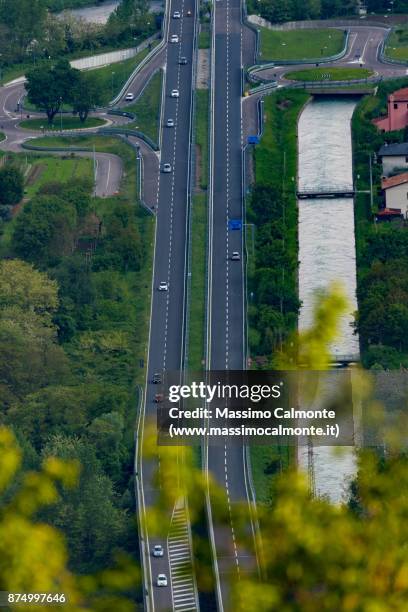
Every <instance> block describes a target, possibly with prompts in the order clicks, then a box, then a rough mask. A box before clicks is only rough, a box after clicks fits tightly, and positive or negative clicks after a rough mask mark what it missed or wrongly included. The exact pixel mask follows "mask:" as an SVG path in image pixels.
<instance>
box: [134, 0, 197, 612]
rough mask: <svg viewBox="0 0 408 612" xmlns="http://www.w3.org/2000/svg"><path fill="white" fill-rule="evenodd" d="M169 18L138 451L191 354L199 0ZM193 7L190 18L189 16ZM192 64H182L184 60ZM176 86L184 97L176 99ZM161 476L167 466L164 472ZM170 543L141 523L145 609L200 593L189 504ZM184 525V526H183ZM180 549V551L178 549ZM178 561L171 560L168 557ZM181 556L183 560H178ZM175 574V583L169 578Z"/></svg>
mask: <svg viewBox="0 0 408 612" xmlns="http://www.w3.org/2000/svg"><path fill="white" fill-rule="evenodd" d="M169 4H170V6H169V11H170V15H173V12H174V11H179V12H180V14H181V19H173V18H171V19H170V20H169V23H168V32H166V35H167V36H168V37H170V36H171V35H174V34H176V35H178V37H179V42H177V43H169V44H168V45H167V47H166V52H165V53H166V58H165V59H166V72H165V84H164V96H163V104H162V138H161V154H160V155H161V160H160V162H161V169H162V170H163V165H164V164H170V165H171V172H169V173H163V171H162V172H161V173H160V180H159V186H158V191H157V202H156V213H157V221H156V235H155V260H154V272H153V285H152V290H153V291H152V293H153V295H152V310H151V320H150V336H149V354H148V367H147V380H146V393H145V401H144V403H143V411H142V415H141V421H140V424H139V433H140V439H139V451H140V450H141V446H142V443H143V432H144V430H145V426H146V423H147V422H149V421H151V422H154V423H155V419H156V404H155V403H154V397H155V394H156V393H157V385H154V384H152V383H151V380H152V378H153V375H154V373H156V372H163V371H164V370H181V369H182V368H183V358H184V333H185V328H184V325H185V318H184V316H185V297H186V294H185V290H186V264H187V246H188V215H189V192H190V153H191V151H190V142H191V114H192V90H193V82H192V76H193V63H194V62H193V58H194V49H195V29H196V7H195V1H194V0H172V1H171V3H169ZM188 11H190V12H191V15H190V16H187V12H188ZM182 56H184V57H186V58H187V64H186V65H181V64H180V63H179V58H180V57H182ZM173 89H177V90H178V91H179V97H177V98H173V97H171V92H172V90H173ZM169 118H171V119H173V120H174V123H175V127H163V122H166V121H167V119H169ZM161 282H166V283H167V284H168V290H167V291H158V286H159V284H160V283H161ZM138 458H139V460H138V469H137V471H138V486H137V490H138V502H139V512H140V513H141V515H142V516H143V515H144V513H145V512H146V511H148V508H149V506H151V505H153V504H154V503H155V501H156V497H157V489H156V488H155V486H156V485H154V483H153V476H154V472H155V471H157V470H159V469H160V457H158V458H157V461H151V460H144V459H143V458H142V457H141V456H140V452H139V453H138ZM159 475H160V471H159ZM170 519H171V517H170V516H169V535H168V540H167V539H164V538H160V537H159V536H156V535H155V534H152V533H148V532H147V531H146V530H145V529H144V527H143V525H142V533H141V534H140V535H141V538H142V539H141V550H142V561H143V570H144V586H145V596H146V599H145V606H146V609H148V610H155V611H160V610H169V609H174V610H177V612H183V610H194V609H196V607H197V602H196V599H197V595H196V589H195V583H194V580H193V579H192V576H191V575H190V576H181V577H180V576H177V570H175V567H177V563H181V562H183V563H184V562H188V561H189V560H190V561H191V558H190V548H191V547H190V542H189V537H188V525H186V521H185V516H184V511H183V508H182V507H178V508H176V509H175V513H174V515H173V518H172V524H171V532H170ZM176 527H177V528H176ZM157 544H161V545H162V546H163V548H164V551H165V554H164V556H163V557H162V558H155V557H153V556H152V554H151V550H152V548H153V546H155V545H157ZM177 551H181V552H179V553H177ZM170 558H171V561H172V563H171V565H170V563H169V559H170ZM177 560H179V561H177ZM159 573H164V574H165V575H166V576H167V578H168V580H169V584H168V586H167V587H158V586H156V581H157V576H158V574H159ZM170 578H171V581H170Z"/></svg>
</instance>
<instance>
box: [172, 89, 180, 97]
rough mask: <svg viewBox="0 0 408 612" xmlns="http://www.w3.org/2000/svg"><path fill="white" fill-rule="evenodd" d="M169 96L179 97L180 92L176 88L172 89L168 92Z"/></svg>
mask: <svg viewBox="0 0 408 612" xmlns="http://www.w3.org/2000/svg"><path fill="white" fill-rule="evenodd" d="M170 96H171V97H172V98H179V97H180V92H179V90H178V89H172V90H171V94H170Z"/></svg>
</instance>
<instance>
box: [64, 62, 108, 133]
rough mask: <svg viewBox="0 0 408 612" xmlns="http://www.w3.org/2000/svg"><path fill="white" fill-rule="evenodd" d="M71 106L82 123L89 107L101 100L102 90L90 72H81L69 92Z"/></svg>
mask: <svg viewBox="0 0 408 612" xmlns="http://www.w3.org/2000/svg"><path fill="white" fill-rule="evenodd" d="M71 100H72V108H73V110H74V112H75V113H78V116H79V119H80V120H81V122H82V123H83V122H84V121H86V119H87V117H88V113H89V111H90V110H91V109H93V108H95V107H96V106H98V104H100V103H101V101H102V92H101V89H100V87H99V85H98V82H97V80H96V78H95V77H94V75H93V74H92V73H87V72H82V73H80V75H79V78H78V82H77V83H76V85H75V87H74V88H73V90H72V92H71Z"/></svg>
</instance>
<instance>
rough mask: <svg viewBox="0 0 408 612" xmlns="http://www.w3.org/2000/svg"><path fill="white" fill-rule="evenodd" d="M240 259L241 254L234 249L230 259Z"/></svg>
mask: <svg viewBox="0 0 408 612" xmlns="http://www.w3.org/2000/svg"><path fill="white" fill-rule="evenodd" d="M240 259H241V255H240V254H239V253H238V251H234V252H233V253H232V255H231V261H240Z"/></svg>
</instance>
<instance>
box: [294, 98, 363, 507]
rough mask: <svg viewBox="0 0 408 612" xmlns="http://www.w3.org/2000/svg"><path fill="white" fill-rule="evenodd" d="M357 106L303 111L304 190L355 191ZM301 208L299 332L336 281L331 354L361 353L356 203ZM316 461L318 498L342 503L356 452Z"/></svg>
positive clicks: (317, 104)
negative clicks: (340, 298) (342, 310)
mask: <svg viewBox="0 0 408 612" xmlns="http://www.w3.org/2000/svg"><path fill="white" fill-rule="evenodd" d="M356 103H357V100H356V99H355V98H351V97H350V98H349V97H338V98H327V97H320V98H319V97H318V98H316V99H314V100H313V101H312V102H311V103H310V104H308V105H307V106H306V107H305V109H304V111H303V113H302V115H301V117H300V121H299V129H298V143H299V145H298V146H299V168H298V173H299V188H300V190H309V189H318V190H319V189H322V190H323V191H324V189H325V188H327V187H330V188H333V187H339V188H344V187H346V186H349V187H351V186H352V184H353V174H352V145H351V117H352V114H353V111H354V108H355V106H356ZM298 206H299V261H300V265H299V297H300V300H301V301H302V307H301V311H300V317H299V329H305V328H307V327H309V326H310V324H311V322H312V319H313V307H314V303H315V295H316V291H317V290H319V289H325V288H327V287H328V286H329V285H330V283H331V282H333V281H337V282H338V283H341V285H342V287H343V290H344V292H345V293H346V295H347V298H348V301H349V304H350V308H349V312H348V314H347V315H346V316H344V318H343V319H342V321H341V326H340V334H339V337H338V340H337V341H336V343H335V344H334V346H333V347H332V353H339V354H350V353H354V354H356V353H357V354H358V353H359V346H358V338H357V336H356V335H355V334H354V333H353V327H352V323H353V320H354V318H353V312H354V311H355V310H357V300H356V261H355V237H354V206H353V200H352V198H344V199H310V200H299V202H298ZM313 457H314V474H315V484H316V493H317V495H320V496H322V495H324V496H327V497H329V498H330V499H331V500H332V501H333V502H339V501H341V500H342V499H343V498H344V494H345V489H346V485H347V481H348V480H349V479H350V477H351V476H352V475H353V473H354V470H355V457H354V453H353V449H352V448H350V447H346V448H344V447H343V448H341V449H333V448H329V447H315V448H314V449H313ZM299 463H300V465H301V466H302V467H303V468H304V469H307V468H308V454H307V449H306V448H301V449H300V450H299Z"/></svg>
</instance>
